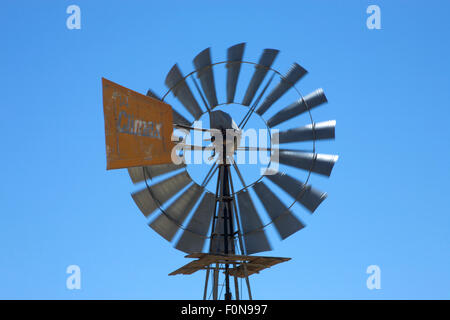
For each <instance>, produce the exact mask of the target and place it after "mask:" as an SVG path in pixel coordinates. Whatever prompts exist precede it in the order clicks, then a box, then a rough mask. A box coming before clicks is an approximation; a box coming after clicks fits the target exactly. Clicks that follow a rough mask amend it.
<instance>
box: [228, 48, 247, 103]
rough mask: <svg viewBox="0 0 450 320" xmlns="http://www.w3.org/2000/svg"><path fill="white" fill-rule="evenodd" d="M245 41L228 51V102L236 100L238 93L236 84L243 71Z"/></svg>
mask: <svg viewBox="0 0 450 320" xmlns="http://www.w3.org/2000/svg"><path fill="white" fill-rule="evenodd" d="M244 49H245V43H239V44H236V45H234V46H232V47H230V48H228V51H227V60H228V61H229V62H228V63H227V64H226V67H227V102H228V103H233V102H234V95H235V94H236V85H237V81H238V77H239V72H240V71H241V63H240V61H242V57H243V56H244Z"/></svg>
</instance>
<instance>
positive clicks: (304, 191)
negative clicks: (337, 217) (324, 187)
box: [266, 172, 327, 213]
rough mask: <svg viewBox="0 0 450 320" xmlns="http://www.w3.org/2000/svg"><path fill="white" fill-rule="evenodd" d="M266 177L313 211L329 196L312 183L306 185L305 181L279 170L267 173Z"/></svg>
mask: <svg viewBox="0 0 450 320" xmlns="http://www.w3.org/2000/svg"><path fill="white" fill-rule="evenodd" d="M266 177H267V178H269V180H270V181H272V182H273V183H275V184H276V185H278V186H279V187H280V188H281V189H283V190H284V191H285V192H286V193H288V194H289V195H290V196H291V197H292V198H294V199H296V200H297V201H298V202H300V203H301V204H302V205H303V206H304V207H305V208H306V209H308V210H309V211H310V212H311V213H313V212H314V211H315V210H316V209H317V207H318V206H319V205H320V204H321V203H322V202H323V200H325V199H326V198H327V193H326V192H322V191H319V190H317V189H315V188H313V187H311V186H310V185H305V184H304V183H303V182H301V181H299V180H297V179H295V178H293V177H291V176H289V175H287V174H285V173H280V172H277V173H275V174H270V175H266Z"/></svg>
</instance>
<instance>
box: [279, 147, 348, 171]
mask: <svg viewBox="0 0 450 320" xmlns="http://www.w3.org/2000/svg"><path fill="white" fill-rule="evenodd" d="M276 153H278V162H279V163H282V164H285V165H288V166H291V167H295V168H299V169H304V170H307V171H309V170H311V171H312V172H314V173H318V174H321V175H325V176H328V177H329V176H330V175H331V170H333V166H334V164H335V163H336V161H337V160H338V158H339V157H338V156H336V155H329V154H318V153H311V152H304V151H294V150H283V149H279V150H277V151H276ZM276 153H275V154H274V156H273V158H272V160H273V161H277V159H276V156H275V155H276Z"/></svg>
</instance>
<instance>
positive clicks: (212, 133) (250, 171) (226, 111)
mask: <svg viewBox="0 0 450 320" xmlns="http://www.w3.org/2000/svg"><path fill="white" fill-rule="evenodd" d="M249 110H250V109H249V107H247V106H243V105H240V104H226V105H220V106H217V107H215V108H214V109H213V110H212V111H211V112H209V113H208V112H205V113H204V114H203V115H202V116H201V117H200V119H199V120H198V121H196V123H194V126H195V127H200V128H203V129H207V131H206V132H202V133H200V132H199V131H196V133H195V134H197V135H201V136H202V137H201V138H198V140H197V142H195V141H194V140H195V139H194V138H195V137H193V136H191V137H190V139H191V140H188V141H187V143H188V144H199V142H200V141H202V142H203V146H205V147H206V146H214V147H215V149H216V150H217V153H215V154H214V152H213V151H212V150H205V151H193V152H189V151H188V152H187V153H186V155H185V156H186V158H187V159H188V160H189V161H190V162H189V163H188V166H187V170H188V172H189V175H190V176H191V177H192V178H193V179H194V180H195V181H196V182H197V183H198V184H202V182H203V180H204V177H205V175H206V173H207V172H208V171H209V170H210V169H211V166H212V164H213V163H214V161H215V160H218V159H219V157H220V159H223V158H224V156H225V158H228V163H229V164H230V165H231V164H232V163H231V162H230V161H229V160H231V159H232V160H233V162H234V163H235V164H236V165H237V166H238V168H239V169H240V172H241V173H242V175H243V176H244V178H245V184H246V185H249V184H251V183H253V182H255V181H257V180H258V179H260V177H261V175H262V173H261V172H264V171H265V169H266V168H267V166H268V160H269V159H270V152H268V151H267V148H270V132H269V130H268V128H267V125H266V123H265V122H264V120H263V119H262V118H261V117H260V116H259V115H258V114H256V113H252V115H251V117H249V118H248V121H247V122H246V124H245V127H244V128H241V127H239V124H240V123H241V122H243V120H244V119H246V116H247V115H248V112H249ZM244 123H245V121H244ZM208 128H209V129H208ZM227 131H228V135H227ZM260 146H261V147H262V148H261V150H260V148H259V147H260ZM223 150H225V153H224V152H223ZM219 152H220V154H218V153H219ZM196 159H197V160H196ZM202 159H203V160H202ZM206 160H208V161H206ZM232 167H233V166H232ZM231 175H232V178H233V183H234V184H235V190H234V191H235V192H237V191H239V190H241V189H242V188H244V187H245V186H244V185H243V184H242V181H241V180H240V178H239V177H238V176H237V174H236V170H235V169H234V168H232V169H231ZM214 181H215V180H214V179H211V180H210V182H209V183H208V184H207V185H206V188H207V189H208V190H209V191H210V192H212V193H215V189H216V188H215V182H214Z"/></svg>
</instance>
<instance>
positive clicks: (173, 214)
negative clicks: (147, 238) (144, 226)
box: [150, 183, 203, 241]
mask: <svg viewBox="0 0 450 320" xmlns="http://www.w3.org/2000/svg"><path fill="white" fill-rule="evenodd" d="M202 192H203V188H202V187H200V186H199V185H198V184H196V183H194V184H192V185H191V186H190V187H189V188H188V189H187V190H186V191H185V192H184V193H183V194H182V195H181V196H179V197H178V198H177V199H176V200H175V201H174V202H173V203H172V204H171V205H170V206H169V208H167V209H166V210H164V212H163V213H161V214H160V215H159V216H158V218H156V219H155V220H154V221H153V222H152V223H150V227H152V228H153V230H155V231H156V232H157V233H159V235H160V236H161V237H163V238H164V239H166V240H167V241H172V239H173V237H174V236H175V234H176V233H177V231H178V229H179V228H180V226H181V225H182V224H183V221H184V220H185V219H186V217H187V216H188V214H189V212H190V211H191V210H192V208H193V207H194V206H195V204H196V203H197V200H198V199H199V198H200V196H201V194H202Z"/></svg>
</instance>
